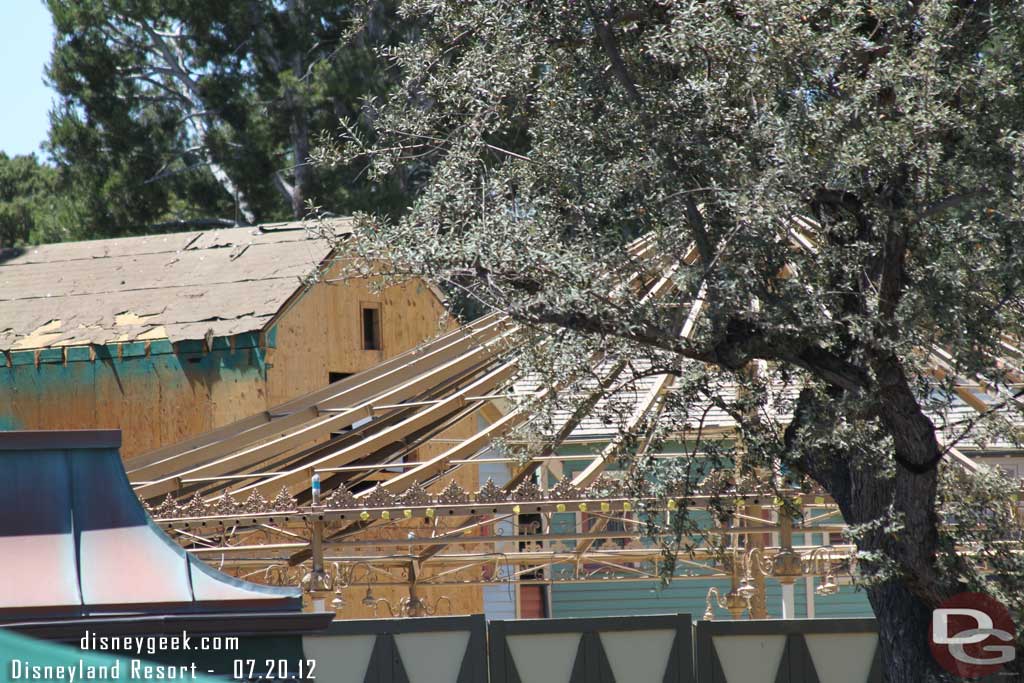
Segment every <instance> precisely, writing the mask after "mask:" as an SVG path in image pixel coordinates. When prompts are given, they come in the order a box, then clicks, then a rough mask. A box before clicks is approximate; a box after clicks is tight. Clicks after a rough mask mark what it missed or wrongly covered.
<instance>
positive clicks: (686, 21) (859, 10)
mask: <svg viewBox="0 0 1024 683" xmlns="http://www.w3.org/2000/svg"><path fill="white" fill-rule="evenodd" d="M404 11H405V12H406V13H407V14H408V15H409V16H410V17H411V18H412V20H414V21H421V22H423V25H424V28H423V31H422V34H421V36H420V38H419V39H418V40H416V41H414V42H411V43H408V44H405V45H401V46H399V47H397V48H396V49H394V50H391V51H388V52H387V53H385V54H383V55H382V56H383V57H384V58H386V59H390V60H392V62H391V63H393V64H394V65H396V66H397V67H398V68H401V69H402V71H403V74H404V78H405V81H404V87H403V88H402V89H400V90H398V91H396V93H395V94H394V95H393V96H392V97H391V98H389V99H388V100H387V101H386V102H384V103H382V104H381V106H380V107H379V111H378V112H377V115H376V117H375V133H376V135H377V136H378V137H377V138H376V139H373V138H368V137H367V136H364V135H360V134H353V133H352V132H351V131H343V132H342V133H341V134H340V135H339V136H338V138H337V139H336V140H334V141H333V143H332V144H330V145H328V146H327V148H326V149H324V150H322V151H321V152H320V154H319V158H321V159H327V160H348V161H354V160H366V161H367V162H369V163H370V169H371V172H372V173H373V174H375V177H384V176H387V175H388V174H392V173H394V172H395V171H396V169H406V171H407V172H408V170H409V169H415V170H416V172H417V173H419V174H420V177H422V179H423V185H422V191H421V192H420V193H419V194H418V196H417V198H416V201H415V204H414V206H413V209H412V211H411V212H410V213H409V214H408V215H407V216H405V217H403V218H402V219H401V220H397V221H394V220H387V219H385V218H381V217H370V216H367V217H365V218H364V220H363V224H364V228H365V229H364V231H363V239H362V240H361V241H360V244H361V248H362V249H364V251H365V254H366V256H368V257H373V256H377V257H379V256H388V257H390V258H391V259H392V262H394V263H397V264H400V266H399V267H398V270H400V271H402V272H401V273H398V274H399V275H401V274H404V273H413V274H417V275H423V276H426V277H429V278H433V279H435V280H438V281H441V282H445V283H448V284H449V286H451V287H452V288H454V289H457V290H458V291H459V292H461V293H462V295H463V296H465V297H467V298H469V299H472V300H474V301H475V302H476V303H477V305H479V306H480V307H481V308H483V309H485V310H499V311H504V312H506V313H508V314H510V315H511V316H512V317H513V318H515V319H516V320H517V321H519V322H520V323H522V324H523V325H525V326H526V328H527V329H529V330H536V331H537V339H536V342H535V343H528V344H526V345H525V346H526V350H525V352H524V353H525V357H526V361H527V362H528V364H529V365H530V367H531V368H533V369H535V370H536V371H537V372H538V373H539V375H541V376H543V377H545V378H547V379H548V381H550V382H551V383H556V382H557V381H558V380H560V379H564V378H565V377H566V376H569V375H572V374H573V372H579V373H583V374H584V375H585V374H586V372H585V370H584V368H585V366H586V365H587V364H588V362H589V359H591V358H594V357H595V354H606V355H607V356H609V357H613V358H614V357H618V358H629V359H632V360H633V361H634V367H633V368H632V369H631V370H630V372H631V373H633V374H637V373H639V374H643V373H647V372H650V371H651V370H652V369H654V370H661V371H669V372H672V373H674V374H676V375H678V376H679V377H680V379H679V381H678V382H677V387H678V392H677V393H682V394H687V393H688V392H689V394H688V395H690V396H694V397H701V398H702V400H701V401H691V402H690V405H687V401H677V402H676V403H675V404H674V405H672V406H670V407H669V409H668V410H667V412H666V413H665V414H664V415H663V416H662V418H661V420H660V426H659V428H662V429H667V428H670V427H673V426H674V427H680V426H681V425H683V424H687V423H690V424H693V423H695V422H699V421H700V419H701V411H702V410H704V408H702V406H706V405H707V404H708V402H712V403H714V402H717V403H719V404H721V406H722V407H724V408H729V409H730V411H731V412H732V413H733V414H734V415H735V416H736V417H737V419H739V420H740V422H741V430H742V432H743V441H744V446H745V457H746V458H747V460H748V462H749V463H750V467H752V468H754V469H756V468H758V467H775V466H777V465H778V464H779V463H780V462H781V464H783V465H785V466H788V467H791V468H792V469H793V470H795V471H796V472H799V473H801V474H805V475H807V476H809V477H811V478H812V479H814V480H815V481H817V482H818V483H819V484H821V485H822V486H824V487H825V488H826V489H827V490H828V491H829V492H830V493H831V494H832V495H833V497H834V498H835V499H836V501H837V502H838V503H839V505H840V508H841V509H842V512H843V514H844V516H845V517H846V520H847V521H848V522H849V523H850V524H852V525H856V526H857V527H858V528H859V529H860V530H861V531H862V533H861V534H860V536H859V537H858V539H857V540H858V543H859V545H860V548H861V550H862V551H863V555H862V558H861V559H862V564H861V569H862V571H863V572H864V573H865V575H866V576H869V577H871V576H875V578H877V579H878V583H877V584H876V585H875V587H874V588H872V589H871V596H872V600H873V601H874V604H875V606H876V610H879V615H880V618H883V616H884V618H885V619H888V621H887V622H886V623H887V624H888V625H887V626H886V628H891V630H890V631H889V632H888V636H892V637H896V636H895V635H894V634H897V633H903V634H905V633H906V632H907V631H906V629H905V628H902V627H900V625H899V623H898V622H899V619H902V618H906V619H922V618H924V615H926V614H927V611H926V607H927V606H928V605H934V604H936V603H937V602H938V601H940V600H941V599H943V598H944V597H946V596H948V595H950V594H951V593H954V592H956V591H958V590H961V589H962V588H964V587H965V586H967V585H976V584H977V583H978V582H981V583H984V582H985V581H986V579H985V577H984V575H983V572H982V571H981V570H980V569H978V568H977V567H976V566H974V565H973V564H972V563H970V562H965V561H963V560H960V559H958V558H957V556H956V555H955V554H954V553H952V551H951V549H952V548H953V547H955V546H956V538H955V536H956V534H958V533H962V530H959V529H958V528H956V527H953V528H947V527H941V526H940V524H939V513H938V510H939V499H938V497H937V496H938V491H939V487H940V481H939V476H938V473H937V467H936V466H937V464H938V463H939V462H940V461H941V460H942V459H943V458H944V457H945V455H946V446H947V445H949V444H951V443H952V442H955V441H956V440H957V439H961V438H964V439H973V438H978V437H981V438H985V439H993V438H1001V439H1004V440H1006V439H1009V440H1010V441H1011V442H1013V440H1014V439H1015V438H1016V431H1015V429H1014V428H1013V423H1014V422H1015V421H1016V420H1019V418H1020V414H1019V413H1020V405H1021V404H1020V402H1019V401H1017V400H1016V398H1015V396H1014V395H1013V392H1014V391H1015V389H1014V381H1013V379H1012V378H1013V377H1014V376H1018V377H1019V374H1015V372H1013V371H1012V369H1013V368H1014V367H1019V364H1020V362H1021V359H1020V358H1019V357H1015V358H1012V359H1011V361H1009V362H1004V361H1002V360H999V359H1000V358H1001V357H1003V356H1005V355H1006V353H1007V349H1006V348H1005V347H1004V346H1003V342H1004V340H1005V338H1007V337H1005V336H1004V335H1008V338H1010V339H1014V338H1016V339H1020V338H1021V336H1022V335H1024V329H1022V328H1024V299H1022V297H1021V295H1020V292H1021V291H1022V290H1021V288H1022V285H1024V239H1022V237H1021V235H1022V234H1024V232H1022V228H1024V222H1022V219H1024V201H1022V199H1024V195H1022V190H1024V185H1022V181H1024V175H1022V173H1024V172H1022V169H1024V164H1022V161H1024V137H1022V134H1024V93H1022V92H1021V89H1020V88H1019V74H1020V73H1021V69H1022V68H1024V5H1021V3H1019V2H1011V1H1009V0H993V1H991V2H977V3H973V2H962V3H957V2H946V1H945V0H920V1H915V2H906V1H905V0H900V1H896V0H880V1H877V2H852V1H850V2H832V1H828V2H826V1H824V0H819V1H812V2H806V1H805V0H800V1H796V0H756V1H753V0H740V1H738V2H737V1H736V0H710V1H708V2H698V3H661V2H647V1H646V0H618V1H613V2H608V3H594V2H590V1H589V0H579V1H576V0H564V1H562V2H528V1H527V2H522V1H511V0H497V1H494V0H487V1H484V0H459V1H457V2H456V1H454V0H447V1H446V0H415V1H411V2H408V3H405V5H404ZM364 138H366V139H364ZM801 217H806V219H807V220H804V219H802V218H801ZM793 229H796V230H798V231H799V232H800V233H802V234H806V235H810V237H811V242H807V241H804V242H803V243H802V244H799V245H797V244H796V243H798V242H800V239H799V238H797V237H794V235H793V233H792V232H791V231H792V230H793ZM640 235H646V236H648V238H649V240H650V245H651V250H650V252H649V254H652V255H654V256H656V259H654V262H655V263H656V264H658V265H657V267H656V268H655V271H657V268H666V267H668V266H669V265H670V264H675V263H680V262H682V261H684V260H685V259H686V258H687V256H688V255H691V252H692V251H694V250H695V251H696V253H697V256H698V257H699V262H698V264H697V265H696V266H694V267H684V268H680V269H679V270H677V271H674V272H672V271H669V272H668V275H669V276H670V277H671V279H672V281H673V284H674V285H675V287H676V290H677V291H678V292H679V296H678V298H677V300H672V301H662V300H659V299H657V298H655V297H648V298H643V297H641V296H637V295H636V294H635V293H632V292H629V291H626V290H623V289H622V288H621V287H620V286H617V285H616V283H621V282H623V281H625V280H626V279H627V278H628V277H629V276H630V274H632V273H635V272H637V271H638V270H640V271H641V272H642V271H643V270H644V269H645V268H647V269H649V268H650V265H651V262H652V259H650V258H648V259H647V262H646V264H642V263H640V259H638V258H636V257H635V256H634V255H632V254H631V253H630V252H629V251H628V250H626V249H625V248H624V247H625V245H626V244H627V243H628V242H629V241H630V240H633V239H634V238H636V237H638V236H640ZM783 273H785V275H784V274H783ZM654 274H657V272H655V273H654ZM702 290H703V291H705V292H706V301H705V305H704V310H703V319H702V322H701V324H700V325H698V327H697V330H696V333H695V334H694V335H692V337H690V338H681V337H680V335H679V332H680V328H681V325H682V321H683V320H684V319H685V316H686V314H687V312H688V311H689V302H692V301H693V300H694V299H695V298H696V297H697V296H698V292H700V291H702ZM678 300H681V301H682V302H683V305H681V306H680V305H678V304H679V301H678ZM551 332H554V333H555V334H556V337H557V340H558V341H557V343H548V342H542V341H541V340H542V339H544V338H545V335H546V334H548V333H551ZM945 352H948V353H949V354H950V355H949V356H944V357H943V358H944V360H943V361H942V362H943V363H945V365H946V368H945V370H944V371H943V372H939V373H936V372H935V371H934V369H935V368H936V367H938V366H937V363H936V358H937V356H936V354H937V353H938V354H940V356H941V354H942V353H945ZM1011 355H1012V354H1011ZM553 356H558V357H553ZM755 361H763V362H764V363H762V365H761V366H760V367H761V368H762V372H763V379H762V381H760V382H751V381H750V380H749V374H747V373H748V372H749V369H750V368H751V364H752V363H753V362H755ZM694 367H698V368H699V369H698V370H694V369H693V368H694ZM977 377H983V378H985V381H986V384H987V386H988V387H989V391H990V393H991V395H992V408H993V409H992V410H991V411H990V412H989V413H988V414H986V415H985V416H984V417H983V418H981V419H979V420H968V421H965V420H962V419H961V418H960V417H958V414H957V413H954V412H951V408H952V407H954V404H955V403H956V398H955V391H956V385H957V384H958V383H962V382H968V381H977V380H976V379H975V378H977ZM736 382H739V383H741V384H744V385H746V387H745V388H746V389H748V390H749V393H748V394H747V395H746V396H744V397H737V396H736V394H735V392H733V394H732V395H730V394H729V393H728V391H727V388H728V386H729V385H730V383H732V384H733V385H734V384H735V383H736ZM769 405H770V406H771V410H763V409H758V408H759V406H762V407H764V406H769ZM786 412H792V413H793V414H794V415H795V417H794V419H793V421H792V423H791V424H789V425H788V426H785V425H782V424H779V423H778V422H777V421H775V420H772V419H768V418H765V414H766V413H775V414H778V413H786ZM982 425H984V427H982ZM981 485H982V484H979V486H981ZM980 542H982V543H986V542H987V541H986V540H985V539H982V540H981V541H980ZM940 558H941V559H940ZM953 568H955V569H953ZM968 575H970V577H971V578H970V580H967V579H966V578H965V577H967V576H968ZM1014 577H1015V578H1014V580H1015V581H1016V580H1018V578H1019V577H1018V576H1017V575H1016V574H1014ZM1016 585H1017V588H1015V590H1018V592H1021V586H1020V584H1016ZM993 590H996V589H993ZM998 590H1000V591H1001V590H1004V589H1002V588H1000V589H998ZM997 592H998V591H997ZM893 596H901V597H900V598H899V599H900V600H901V601H902V602H901V605H895V606H894V605H892V604H890V601H891V600H893V599H895V598H893ZM908 610H909V611H908ZM885 613H888V615H887V616H886V614H885ZM922 628H925V627H924V626H922ZM901 629H902V630H901ZM922 632H923V631H922ZM888 636H887V637H888ZM900 637H903V638H904V640H903V641H901V647H903V646H905V647H906V650H907V652H912V653H914V654H913V656H910V655H908V657H907V660H906V661H907V662H910V664H907V665H906V666H904V668H903V669H902V670H900V671H902V673H900V672H899V671H897V670H896V669H893V670H892V672H891V673H892V674H893V676H894V680H919V679H915V678H913V676H917V675H920V671H921V669H920V667H921V666H930V665H928V664H927V662H929V661H930V658H929V657H928V656H927V653H926V652H925V651H924V650H922V646H921V643H920V642H917V641H915V642H913V643H912V642H910V641H909V640H906V639H905V638H906V636H905V635H904V636H900ZM921 642H923V640H922V641H921ZM884 647H889V646H888V645H886V646H884ZM887 656H888V655H887ZM915 657H916V659H915ZM915 667H918V668H917V669H916V670H915Z"/></svg>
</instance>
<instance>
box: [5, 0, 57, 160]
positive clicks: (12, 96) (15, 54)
mask: <svg viewBox="0 0 1024 683" xmlns="http://www.w3.org/2000/svg"><path fill="white" fill-rule="evenodd" d="M52 40H53V26H52V25H51V23H50V13H49V12H48V11H47V10H46V7H45V6H44V5H43V2H42V0H0V151H3V152H6V153H7V154H8V155H9V156H13V155H15V154H28V153H30V152H36V153H37V154H38V155H40V156H42V153H41V152H40V151H39V143H41V142H42V141H43V139H44V138H45V137H46V130H47V128H48V127H49V117H48V114H49V111H50V104H51V101H52V99H53V91H51V90H50V89H49V88H48V87H46V85H45V84H44V83H43V69H44V68H45V66H46V62H47V61H48V60H49V58H50V43H51V42H52Z"/></svg>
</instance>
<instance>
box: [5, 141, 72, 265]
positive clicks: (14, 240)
mask: <svg viewBox="0 0 1024 683" xmlns="http://www.w3.org/2000/svg"><path fill="white" fill-rule="evenodd" d="M56 187H57V173H56V171H55V170H54V169H53V168H52V167H50V166H47V165H45V164H41V163H39V161H38V160H37V159H36V157H35V155H32V154H30V155H24V156H15V157H8V156H7V155H6V154H4V153H3V152H0V248H3V247H12V246H18V245H21V244H25V243H39V242H53V241H59V240H61V239H63V238H64V237H65V236H66V235H68V234H69V233H70V229H71V226H73V225H74V223H75V216H76V214H77V212H76V209H75V207H74V205H73V204H72V203H71V202H69V201H68V200H67V199H66V198H64V197H62V196H60V195H58V194H57V193H56Z"/></svg>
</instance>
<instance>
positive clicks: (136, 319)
mask: <svg viewBox="0 0 1024 683" xmlns="http://www.w3.org/2000/svg"><path fill="white" fill-rule="evenodd" d="M318 227H320V226H318ZM329 227H330V228H332V229H333V230H334V232H335V234H338V235H345V234H348V233H349V232H350V230H351V226H350V222H349V221H348V220H337V221H334V222H332V223H331V224H330V226H329ZM318 232H320V231H319V230H318ZM330 253H331V246H330V244H329V240H327V239H323V238H321V237H317V236H314V235H312V234H311V233H310V232H308V231H307V230H306V229H305V228H304V226H303V224H302V223H280V224H275V225H263V226H258V227H247V228H228V229H222V230H209V231H201V232H183V233H175V234H169V235H150V236H146V237H123V238H117V239H108V240H95V241H88V242H67V243H62V244H48V245H43V246H38V247H31V248H28V249H25V250H23V251H21V250H6V251H3V252H0V350H4V351H8V350H19V349H38V348H45V347H49V346H66V345H72V344H109V343H116V342H127V341H141V340H149V339H165V338H166V339H169V340H171V341H180V340H184V339H202V338H204V337H205V336H207V335H211V334H212V336H217V337H219V336H230V335H234V334H240V333H243V332H252V331H256V330H261V329H262V328H263V327H264V325H265V324H266V323H267V322H268V321H269V320H270V319H271V318H272V317H273V316H274V314H275V313H277V312H278V310H280V308H281V306H282V305H283V304H284V303H285V302H286V301H287V300H288V298H289V297H291V296H292V294H294V293H295V292H296V290H298V289H299V288H300V286H301V284H302V279H303V278H305V277H308V276H309V275H310V274H312V273H313V272H314V271H315V270H316V269H317V268H318V267H319V266H320V265H321V264H322V263H323V262H324V260H325V259H326V258H327V257H328V256H329V255H330Z"/></svg>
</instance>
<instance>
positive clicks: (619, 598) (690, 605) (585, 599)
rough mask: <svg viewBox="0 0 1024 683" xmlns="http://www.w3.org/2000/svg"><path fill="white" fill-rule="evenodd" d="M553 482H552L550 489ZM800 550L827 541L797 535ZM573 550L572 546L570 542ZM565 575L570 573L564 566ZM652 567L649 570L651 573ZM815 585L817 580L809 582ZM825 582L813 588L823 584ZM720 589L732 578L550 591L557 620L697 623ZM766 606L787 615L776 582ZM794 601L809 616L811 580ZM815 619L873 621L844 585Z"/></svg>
mask: <svg viewBox="0 0 1024 683" xmlns="http://www.w3.org/2000/svg"><path fill="white" fill-rule="evenodd" d="M602 446H603V444H567V445H565V446H563V447H562V448H561V449H560V453H561V454H563V455H581V456H586V455H592V454H594V453H597V452H599V451H600V450H601V448H602ZM666 450H679V449H678V448H676V445H667V446H666ZM587 462H588V461H587V460H586V459H584V460H578V461H576V460H569V461H563V471H564V473H565V474H566V475H568V476H570V477H572V476H573V475H574V474H576V473H577V472H578V471H579V470H580V469H582V468H583V467H584V466H585V465H586V464H587ZM552 483H554V482H553V481H549V485H550V484H552ZM693 514H695V515H702V516H706V515H707V513H701V512H695V513H693ZM576 517H577V515H576V514H574V513H568V512H566V513H561V514H559V513H556V514H554V515H552V522H551V527H552V529H551V530H552V531H553V532H555V533H557V532H559V531H568V530H570V529H574V528H575V525H576ZM818 523H822V524H828V523H835V520H820V521H819V522H818ZM794 542H795V543H796V544H797V545H800V544H803V543H805V542H806V543H808V544H814V545H820V544H823V543H825V542H826V539H825V537H824V535H823V534H806V535H805V534H795V535H794ZM566 545H567V546H568V547H572V546H573V545H574V544H573V543H571V542H570V543H566ZM559 569H563V568H561V567H554V568H553V572H554V573H553V575H554V576H556V577H557V576H558V571H559ZM564 569H565V570H569V569H570V568H568V567H565V568H564ZM650 569H651V568H650V567H648V570H650ZM810 580H811V581H814V579H813V578H811V579H810ZM819 583H820V581H818V582H815V583H814V584H813V585H815V586H816V585H818V584H819ZM712 586H714V587H716V588H717V589H718V590H719V592H720V593H721V594H722V595H724V594H725V593H726V592H728V590H729V587H730V585H729V581H728V580H727V579H712V578H706V579H705V578H691V579H685V580H676V581H673V582H671V583H670V584H669V585H668V586H664V587H663V586H662V585H661V583H660V582H657V581H647V582H639V581H638V582H614V583H612V582H609V583H606V584H602V583H597V582H591V583H585V584H579V583H577V584H572V583H558V582H557V581H555V583H553V585H552V586H551V605H552V616H553V617H607V616H628V615H648V614H665V613H688V614H690V615H691V616H692V617H693V618H694V619H700V618H701V617H702V615H703V614H704V611H705V609H706V597H707V593H708V589H709V588H711V587H712ZM766 591H767V606H768V613H769V615H770V616H773V617H779V616H781V613H782V587H781V586H780V584H779V583H778V582H777V581H772V580H770V579H769V580H768V581H767V585H766ZM794 602H795V608H796V616H797V617H803V618H806V617H809V616H810V615H809V613H808V610H807V589H806V579H805V580H800V581H798V582H797V583H796V585H795V586H794ZM714 611H715V619H720V620H728V619H730V618H731V617H730V616H729V613H728V612H726V611H725V610H724V609H720V608H717V607H716V608H715V610H714ZM814 612H815V617H827V618H833V617H873V616H874V614H873V613H872V611H871V606H870V604H869V603H868V600H867V594H866V593H865V592H864V591H863V590H858V589H857V588H856V587H854V586H849V585H844V586H842V587H841V588H840V591H839V593H837V594H835V595H831V596H820V595H815V596H814Z"/></svg>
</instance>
